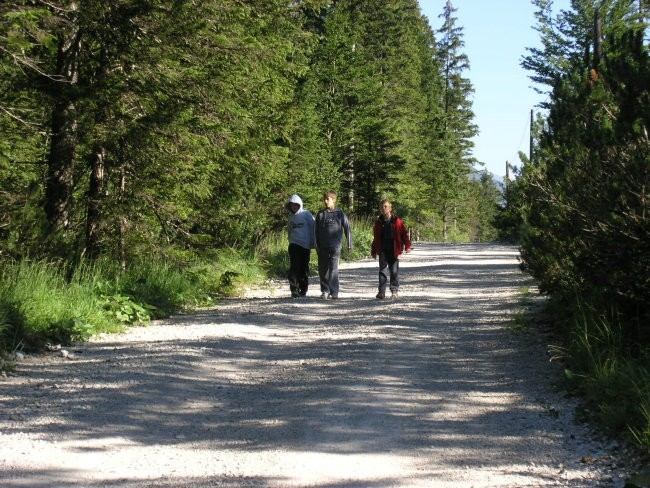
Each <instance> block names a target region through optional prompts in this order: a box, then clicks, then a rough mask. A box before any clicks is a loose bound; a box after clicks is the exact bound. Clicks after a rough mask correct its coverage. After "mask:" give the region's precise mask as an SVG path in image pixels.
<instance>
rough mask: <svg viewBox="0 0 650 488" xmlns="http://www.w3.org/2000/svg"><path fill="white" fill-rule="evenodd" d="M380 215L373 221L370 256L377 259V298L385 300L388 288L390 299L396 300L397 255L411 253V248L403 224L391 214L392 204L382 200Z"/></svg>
mask: <svg viewBox="0 0 650 488" xmlns="http://www.w3.org/2000/svg"><path fill="white" fill-rule="evenodd" d="M380 211H381V215H379V217H378V218H377V220H376V221H375V226H374V228H373V240H372V244H371V245H370V255H371V256H372V258H373V259H375V258H377V257H379V293H377V298H378V299H380V300H383V299H385V298H386V287H387V285H388V286H390V293H391V298H397V294H398V292H399V255H400V254H402V251H406V252H407V253H409V252H411V249H413V246H412V245H411V240H410V239H409V235H408V232H407V231H406V227H404V222H402V219H400V218H399V217H398V216H397V215H395V214H393V204H392V203H391V202H390V201H389V200H382V201H381V204H380Z"/></svg>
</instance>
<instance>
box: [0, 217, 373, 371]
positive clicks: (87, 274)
mask: <svg viewBox="0 0 650 488" xmlns="http://www.w3.org/2000/svg"><path fill="white" fill-rule="evenodd" d="M351 225H352V233H353V236H354V240H353V244H354V247H353V252H352V253H349V254H348V253H343V256H342V259H348V260H355V259H361V258H363V257H365V256H367V255H368V252H369V249H370V242H371V239H372V235H371V222H370V221H369V220H365V219H352V221H351ZM287 247H288V241H287V236H286V232H272V233H270V234H269V235H268V236H267V237H266V238H264V239H263V240H262V242H261V243H260V245H259V246H257V248H256V249H255V250H254V251H252V252H247V251H240V250H235V249H222V250H218V251H214V252H211V253H209V255H204V256H202V257H200V258H198V257H197V258H195V259H192V260H188V261H181V260H179V259H176V260H170V259H162V258H156V257H146V258H142V259H138V260H136V261H134V262H133V264H132V265H131V266H129V268H128V269H127V270H122V269H121V268H120V267H119V266H117V265H116V263H111V262H109V261H107V260H97V261H93V262H89V263H82V264H81V265H77V266H75V267H72V266H70V265H68V264H66V263H64V262H61V261H47V260H40V261H31V260H27V259H24V260H21V261H16V262H7V263H5V265H4V266H3V268H2V271H0V350H1V351H3V353H4V355H5V357H6V361H5V362H4V365H5V367H9V366H10V365H11V361H10V358H11V353H15V352H23V351H27V352H32V351H38V350H41V349H42V348H43V347H44V346H45V345H47V344H70V343H71V342H74V341H84V340H87V339H89V338H90V337H91V336H93V335H96V334H100V333H111V332H118V331H120V330H123V329H124V327H127V326H139V325H146V324H147V323H148V322H149V321H151V320H152V319H159V318H164V317H168V316H170V315H171V314H173V313H175V312H179V311H181V310H185V311H187V310H193V309H196V308H198V307H206V306H211V305H214V304H216V303H218V301H219V299H221V298H224V297H232V296H237V295H238V294H239V293H240V292H241V290H242V289H243V288H245V287H250V286H263V285H264V282H265V281H266V280H269V279H276V280H282V279H284V275H285V273H286V270H287V269H288V266H289V262H288V253H287ZM315 271H316V253H315V252H312V272H313V273H315ZM7 353H9V354H7Z"/></svg>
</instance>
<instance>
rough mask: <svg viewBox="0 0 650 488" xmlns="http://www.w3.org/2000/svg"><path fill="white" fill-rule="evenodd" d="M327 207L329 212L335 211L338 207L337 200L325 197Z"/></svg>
mask: <svg viewBox="0 0 650 488" xmlns="http://www.w3.org/2000/svg"><path fill="white" fill-rule="evenodd" d="M325 206H326V207H327V209H328V210H334V207H335V206H336V198H334V197H332V196H329V195H328V196H326V197H325Z"/></svg>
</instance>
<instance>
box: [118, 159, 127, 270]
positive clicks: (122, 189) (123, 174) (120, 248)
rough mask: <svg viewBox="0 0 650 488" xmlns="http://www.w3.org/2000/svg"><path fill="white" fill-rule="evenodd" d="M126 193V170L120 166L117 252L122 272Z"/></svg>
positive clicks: (123, 267)
mask: <svg viewBox="0 0 650 488" xmlns="http://www.w3.org/2000/svg"><path fill="white" fill-rule="evenodd" d="M125 191H126V168H125V167H124V164H122V166H121V168H120V194H119V202H120V212H119V229H118V234H119V242H118V252H119V259H120V267H121V269H122V271H124V270H126V246H125V243H124V236H125V235H126V216H125V215H124V193H125Z"/></svg>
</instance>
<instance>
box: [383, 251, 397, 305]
mask: <svg viewBox="0 0 650 488" xmlns="http://www.w3.org/2000/svg"><path fill="white" fill-rule="evenodd" d="M387 286H390V291H391V292H393V293H394V292H396V291H397V290H399V259H397V256H395V254H394V253H392V252H390V251H382V252H380V253H379V293H381V294H382V295H384V294H385V293H386V287H387Z"/></svg>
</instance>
